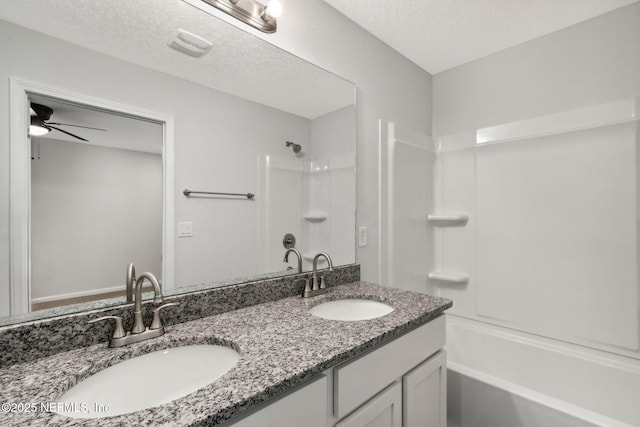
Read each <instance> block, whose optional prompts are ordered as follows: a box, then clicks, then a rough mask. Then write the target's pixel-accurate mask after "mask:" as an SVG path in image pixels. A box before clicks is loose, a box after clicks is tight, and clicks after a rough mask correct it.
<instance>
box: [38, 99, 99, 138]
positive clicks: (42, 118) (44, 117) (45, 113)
mask: <svg viewBox="0 0 640 427" xmlns="http://www.w3.org/2000/svg"><path fill="white" fill-rule="evenodd" d="M52 114H53V109H52V108H49V107H47V106H46V105H42V104H37V103H35V102H32V103H31V126H29V135H33V136H42V135H45V134H47V133H49V132H51V131H52V130H57V131H58V132H62V133H64V134H67V135H69V136H72V137H74V138H76V139H79V140H81V141H85V142H89V140H88V139H85V138H83V137H81V136H78V135H75V134H73V133H71V132H68V131H66V130H64V129H60V128H59V127H58V126H72V127H76V128H83V129H93V130H100V131H105V132H106V129H100V128H92V127H89V126H79V125H71V124H68V123H55V122H50V121H48V120H49V118H51V115H52Z"/></svg>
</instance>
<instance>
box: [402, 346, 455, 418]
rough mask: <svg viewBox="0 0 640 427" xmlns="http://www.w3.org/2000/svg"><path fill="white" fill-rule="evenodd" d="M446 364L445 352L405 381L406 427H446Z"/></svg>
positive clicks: (421, 365) (417, 368)
mask: <svg viewBox="0 0 640 427" xmlns="http://www.w3.org/2000/svg"><path fill="white" fill-rule="evenodd" d="M446 365H447V358H446V353H445V351H444V350H442V351H440V352H438V353H436V354H435V355H434V356H432V357H431V358H429V359H428V360H426V361H425V362H423V363H421V364H420V365H418V366H417V367H416V368H414V369H413V370H412V371H411V372H409V373H407V374H406V375H405V376H404V377H403V378H402V399H403V408H402V414H403V421H404V423H403V427H446V425H447V366H446Z"/></svg>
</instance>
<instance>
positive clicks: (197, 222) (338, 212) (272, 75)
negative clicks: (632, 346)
mask: <svg viewBox="0 0 640 427" xmlns="http://www.w3.org/2000/svg"><path fill="white" fill-rule="evenodd" d="M81 3H82V2H80V1H79V0H72V1H69V2H49V1H44V0H25V1H22V2H14V3H11V4H9V5H6V6H3V8H2V9H1V10H0V19H2V21H0V51H2V52H3V58H5V59H6V60H3V61H2V63H0V78H2V79H4V80H5V81H7V80H9V78H14V79H15V78H17V79H21V80H26V81H29V82H33V83H36V84H38V85H42V86H43V87H47V88H52V89H60V90H66V91H70V92H73V93H77V94H82V95H84V96H87V97H92V98H96V99H100V100H104V101H105V102H114V103H116V104H119V105H126V106H130V107H131V108H136V109H140V110H144V111H154V112H158V113H162V114H163V117H165V116H166V117H169V118H170V119H171V121H172V123H173V124H174V125H173V126H172V127H171V129H174V130H173V131H172V137H173V139H174V140H175V144H174V145H175V150H174V151H171V152H168V153H166V158H164V159H163V161H164V162H165V168H170V169H172V171H173V173H174V175H175V185H174V186H172V188H170V189H169V190H170V191H171V194H172V197H174V198H175V202H174V203H173V204H172V205H171V207H170V208H171V209H172V210H174V212H175V221H172V222H171V223H170V224H166V225H165V227H166V228H165V230H164V234H165V238H166V239H168V240H169V242H170V243H171V244H173V245H174V246H175V256H172V257H169V258H167V257H166V255H165V254H164V253H163V262H162V264H163V267H162V268H166V266H167V265H170V266H171V271H173V272H174V273H173V274H172V275H170V277H163V278H162V282H163V283H162V285H163V291H164V293H165V294H171V293H180V292H185V291H189V290H194V289H201V288H203V287H211V286H222V285H226V284H233V283H241V282H243V281H246V280H249V279H255V278H260V277H272V276H278V275H283V274H291V273H295V272H297V259H296V257H294V256H290V257H289V262H288V263H284V262H283V258H284V254H285V250H286V249H285V247H284V246H283V239H284V236H285V235H286V234H288V233H290V234H293V235H294V236H295V238H296V244H295V247H296V249H298V250H299V251H300V253H301V254H302V258H303V270H309V269H310V263H311V259H312V257H313V256H314V255H315V254H316V253H317V252H320V251H326V252H328V253H330V254H331V256H332V258H333V260H334V263H335V264H336V265H344V264H351V263H353V262H354V261H355V244H354V241H355V238H354V237H355V105H354V86H353V84H351V83H349V82H346V81H344V80H342V79H340V78H338V77H336V76H335V75H333V74H331V73H328V72H326V71H324V70H321V69H319V68H318V67H315V66H313V65H312V64H309V63H307V62H305V61H303V60H301V59H299V58H296V57H294V56H293V55H291V54H289V53H287V52H284V51H282V50H280V49H278V48H276V47H274V46H272V45H270V44H268V43H266V42H264V41H262V40H259V39H257V38H254V37H253V36H251V35H249V34H248V33H245V32H243V31H241V30H239V29H238V28H235V27H233V26H231V25H228V24H227V23H225V22H223V21H221V20H218V19H217V18H215V17H213V16H211V15H209V14H207V13H204V12H202V11H201V10H199V9H196V8H194V7H192V6H190V5H188V4H186V3H183V2H177V1H176V2H170V3H168V4H166V6H163V8H162V9H157V10H156V12H157V13H154V14H153V15H152V16H151V15H149V14H148V13H147V10H146V7H148V5H146V6H145V3H146V2H127V3H126V4H119V5H118V8H116V7H115V6H113V5H111V4H110V3H109V2H104V3H100V4H99V6H98V4H96V7H99V9H100V10H96V9H95V7H93V8H87V7H81V6H82V4H81ZM124 16H127V17H129V18H132V17H137V18H139V19H129V18H127V19H124V18H123V17H124ZM180 29H185V30H187V31H190V32H192V33H195V34H197V35H199V36H201V37H204V38H206V39H207V40H209V41H211V42H212V45H213V47H212V50H211V51H210V52H209V53H208V54H206V55H204V56H203V57H201V58H197V59H196V58H193V57H189V56H186V55H184V54H182V53H180V52H176V51H174V50H172V49H170V48H169V45H170V44H171V43H170V41H171V39H172V38H174V37H175V36H176V34H177V32H178V30H180ZM122 34H127V38H123V37H121V35H122ZM16 40H19V41H20V43H15V42H14V41H16ZM75 43H82V46H79V45H77V44H75ZM247 52H251V54H250V55H248V54H247ZM43 64H47V66H46V67H44V66H43ZM5 86H6V85H5ZM6 90H7V89H6V87H2V86H0V99H5V100H7V101H5V102H7V104H6V105H7V106H8V107H9V106H10V105H9V101H8V98H9V97H8V96H4V95H6V93H5V91H6ZM41 101H42V99H41ZM10 107H11V108H13V104H11V106H10ZM57 108H61V107H57ZM9 109H10V108H7V109H2V111H8V110H9ZM12 111H13V110H12ZM60 113H61V111H60ZM4 114H6V115H4ZM56 114H58V112H56ZM25 115H26V113H25ZM11 117H14V114H13V113H12V116H11ZM27 118H28V116H27ZM27 118H25V120H27ZM54 118H56V122H62V120H63V118H62V117H55V116H54ZM0 119H1V120H2V123H7V124H8V123H9V122H8V119H9V117H8V113H3V116H0ZM78 120H80V119H78ZM20 123H21V122H20V121H18V122H17V123H16V122H14V120H13V118H12V121H11V128H12V129H14V128H20V126H19V125H20ZM69 123H74V122H69ZM88 126H91V125H88ZM95 127H104V126H100V125H97V126H95ZM109 132H110V131H109ZM72 133H73V131H72ZM81 136H82V135H81ZM0 138H1V139H0V144H2V149H3V150H5V152H7V148H8V147H9V145H10V141H7V140H6V136H0ZM87 139H91V138H87ZM42 141H44V140H42V139H41V145H40V150H41V153H42V152H43V151H42V148H43V147H44V146H45V145H44V144H45V143H44V142H42ZM11 142H12V141H11ZM287 142H290V143H292V144H289V145H287ZM32 143H34V144H36V143H37V139H36V138H33V141H32ZM298 147H299V149H298ZM85 148H86V147H85ZM94 148H96V149H97V147H94ZM34 150H37V148H35V145H34ZM165 172H166V171H165ZM7 177H8V172H7ZM4 179H5V177H3V180H4ZM185 189H190V190H192V191H203V192H221V193H241V194H242V193H245V194H246V193H253V194H255V197H254V198H253V199H247V198H246V197H244V198H243V197H235V196H226V195H208V194H200V195H196V194H193V195H191V196H189V197H187V196H184V195H183V194H182V192H183V190H185ZM8 190H9V189H8V188H3V189H2V194H0V198H1V199H2V200H3V201H4V200H9V196H10V195H9V194H8ZM165 191H166V189H165ZM100 193H103V192H102V191H100ZM173 194H175V196H173ZM163 196H164V197H165V198H166V197H167V194H166V193H165V194H164V195H163ZM32 208H33V206H32ZM47 209H49V208H47ZM122 211H126V212H127V214H128V215H130V216H128V218H129V219H130V220H131V222H132V223H134V222H135V221H139V220H140V218H144V217H145V215H144V214H143V215H140V213H139V209H138V206H137V205H136V204H134V205H133V206H129V205H127V206H123V207H122ZM13 214H14V212H12V215H13ZM136 215H138V216H137V217H136V218H135V220H134V216H136ZM6 217H8V215H7V216H6ZM2 218H4V217H3V216H2V215H0V221H3V222H1V223H0V226H1V228H0V240H2V241H4V242H5V243H4V244H5V245H6V246H9V245H8V240H9V234H10V227H9V224H8V223H7V222H6V221H4V220H2ZM32 219H33V218H32ZM164 220H166V218H164ZM154 221H155V220H154ZM31 227H34V224H31ZM56 231H58V232H60V231H62V230H60V229H58V230H56ZM76 231H77V230H76ZM11 232H12V233H13V232H14V230H11ZM158 238H161V237H159V236H156V238H155V240H156V241H157V240H158ZM102 239H104V237H96V238H95V239H93V240H94V241H93V242H92V245H97V244H100V245H106V244H107V243H108V244H109V245H111V244H113V243H114V242H106V241H102ZM55 240H59V238H58V237H56V239H55ZM97 240H100V242H97ZM152 240H154V239H152ZM31 243H32V245H33V242H31ZM165 243H166V242H165ZM116 244H117V243H116ZM70 245H71V246H72V247H74V248H75V246H76V245H75V244H70ZM163 245H164V243H163ZM32 249H33V248H32ZM48 251H50V249H49V250H48ZM153 251H155V249H153V250H143V252H144V254H145V255H148V253H149V252H153ZM36 253H37V252H32V257H33V256H36ZM45 253H46V251H45ZM38 257H39V258H40V259H42V255H38ZM56 257H57V255H56V254H50V256H49V258H48V262H50V263H55V264H56V265H58V264H57V262H58V260H56ZM129 258H130V259H129V260H128V261H127V262H124V263H123V264H122V265H120V266H119V267H118V268H117V271H116V272H115V276H116V278H120V279H121V280H120V279H118V280H120V282H119V283H116V284H115V285H114V286H116V287H117V286H118V284H121V286H122V288H123V290H124V276H125V272H126V267H127V264H128V262H129V261H132V262H135V263H136V269H137V271H140V272H142V269H143V268H144V267H141V265H142V264H143V263H145V262H146V261H143V260H142V258H141V256H140V255H139V253H138V254H136V255H133V254H132V255H130V256H129ZM14 259H15V254H14V252H11V253H10V259H9V260H6V259H0V273H1V276H0V279H1V280H2V281H1V282H0V296H2V297H3V298H0V314H2V315H6V314H9V313H10V307H9V303H8V301H9V300H10V284H9V279H8V277H10V274H9V272H10V269H11V268H13V267H12V266H13V265H14V264H13V261H14ZM33 261H34V262H35V258H34V259H33ZM87 262H88V261H87ZM120 262H122V261H118V262H117V263H120ZM156 262H157V260H156ZM138 263H139V264H138ZM86 267H87V269H89V270H90V269H92V268H93V269H95V266H86ZM83 268H84V266H83ZM112 268H113V267H109V273H110V274H111V273H113V272H112V271H111V269H112ZM158 268H160V267H157V266H153V265H150V266H149V267H148V269H149V270H152V271H151V272H152V273H154V274H157V275H158V276H160V271H158V270H156V271H153V270H154V269H158ZM145 269H146V268H145ZM93 271H96V275H103V274H104V275H106V272H104V271H99V270H93ZM98 271H99V272H98ZM32 274H35V272H34V271H32ZM32 277H33V278H35V275H34V276H32ZM69 280H71V281H73V280H75V279H74V278H73V275H72V274H71V275H70V278H69ZM80 282H84V280H80ZM100 286H102V285H100ZM104 286H105V287H111V285H104ZM31 291H32V293H33V291H34V289H32V290H31ZM78 292H86V290H85V291H78ZM66 293H71V292H66ZM62 294H65V291H62ZM33 295H34V296H35V295H36V294H35V293H33ZM123 302H124V299H123V298H122V297H119V298H111V299H106V300H101V301H100V302H95V303H92V304H91V305H86V304H84V305H83V304H80V305H73V306H70V307H66V308H57V309H47V310H42V311H40V312H34V313H31V314H30V315H29V317H28V318H29V319H32V318H42V317H47V316H52V315H57V314H60V313H61V312H74V311H81V310H86V309H88V308H90V307H97V306H105V305H113V304H119V303H123ZM25 319H26V317H25V316H22V317H20V316H13V317H5V318H3V319H2V323H4V324H9V323H14V322H18V321H23V320H25Z"/></svg>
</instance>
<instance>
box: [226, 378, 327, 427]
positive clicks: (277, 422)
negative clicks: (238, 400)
mask: <svg viewBox="0 0 640 427" xmlns="http://www.w3.org/2000/svg"><path fill="white" fill-rule="evenodd" d="M328 403H329V402H328V399H327V377H325V376H324V375H322V376H321V377H320V378H319V379H318V380H315V381H313V382H312V383H311V384H308V385H306V386H304V387H302V388H299V389H297V390H295V391H293V392H292V393H290V394H288V395H286V396H285V397H283V398H282V399H279V400H277V401H275V402H273V403H270V404H269V405H267V406H265V407H263V408H262V409H259V410H257V411H256V412H253V413H252V414H251V415H249V416H247V417H245V418H243V419H241V420H239V421H237V422H233V421H232V422H231V423H229V424H228V426H233V427H301V426H304V427H326V426H327V422H328V420H327V416H328V413H329V405H328Z"/></svg>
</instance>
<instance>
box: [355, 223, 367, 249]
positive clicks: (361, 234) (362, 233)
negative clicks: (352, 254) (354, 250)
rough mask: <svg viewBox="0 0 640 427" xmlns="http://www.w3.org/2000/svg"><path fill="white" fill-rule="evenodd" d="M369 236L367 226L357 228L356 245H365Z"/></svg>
mask: <svg viewBox="0 0 640 427" xmlns="http://www.w3.org/2000/svg"><path fill="white" fill-rule="evenodd" d="M368 237H369V230H367V227H360V228H358V246H360V247H363V246H367V239H368Z"/></svg>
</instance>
